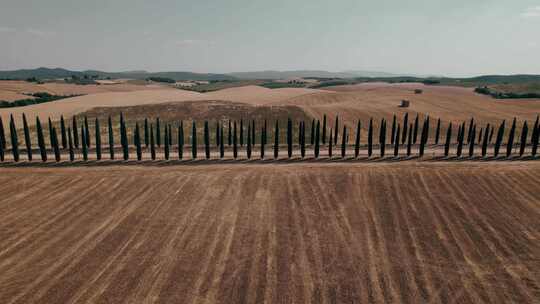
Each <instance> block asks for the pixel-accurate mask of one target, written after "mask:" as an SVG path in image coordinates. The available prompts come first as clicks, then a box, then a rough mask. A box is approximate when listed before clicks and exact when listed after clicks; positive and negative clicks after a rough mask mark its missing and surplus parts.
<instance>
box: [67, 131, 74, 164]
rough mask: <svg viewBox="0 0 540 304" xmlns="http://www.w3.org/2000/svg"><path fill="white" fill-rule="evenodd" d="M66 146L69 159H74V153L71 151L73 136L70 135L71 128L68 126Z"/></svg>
mask: <svg viewBox="0 0 540 304" xmlns="http://www.w3.org/2000/svg"><path fill="white" fill-rule="evenodd" d="M67 133H68V147H69V161H71V162H72V161H74V160H75V153H74V152H73V136H72V135H71V128H70V127H68V131H67Z"/></svg>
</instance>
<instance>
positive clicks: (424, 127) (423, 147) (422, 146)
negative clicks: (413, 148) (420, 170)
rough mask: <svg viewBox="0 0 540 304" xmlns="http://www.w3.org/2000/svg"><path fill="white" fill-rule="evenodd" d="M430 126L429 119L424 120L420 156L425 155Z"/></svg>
mask: <svg viewBox="0 0 540 304" xmlns="http://www.w3.org/2000/svg"><path fill="white" fill-rule="evenodd" d="M428 128H429V120H427V119H426V120H425V121H424V125H423V126H422V133H421V135H420V150H419V155H420V157H423V156H424V151H425V148H426V143H427V138H428V131H427V130H428Z"/></svg>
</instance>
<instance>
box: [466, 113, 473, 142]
mask: <svg viewBox="0 0 540 304" xmlns="http://www.w3.org/2000/svg"><path fill="white" fill-rule="evenodd" d="M473 126H474V118H471V122H469V132H468V133H467V143H469V142H471V136H472V132H473Z"/></svg>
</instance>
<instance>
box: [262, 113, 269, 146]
mask: <svg viewBox="0 0 540 304" xmlns="http://www.w3.org/2000/svg"><path fill="white" fill-rule="evenodd" d="M263 139H264V144H265V145H266V144H267V143H268V128H267V123H266V119H265V120H264V137H263Z"/></svg>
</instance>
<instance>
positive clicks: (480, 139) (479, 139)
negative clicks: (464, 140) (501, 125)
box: [477, 128, 484, 143]
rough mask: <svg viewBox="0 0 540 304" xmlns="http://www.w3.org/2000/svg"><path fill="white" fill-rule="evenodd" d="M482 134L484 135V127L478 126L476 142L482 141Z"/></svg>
mask: <svg viewBox="0 0 540 304" xmlns="http://www.w3.org/2000/svg"><path fill="white" fill-rule="evenodd" d="M482 135H484V129H482V128H480V131H479V132H478V140H477V142H478V143H480V142H481V141H482Z"/></svg>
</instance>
